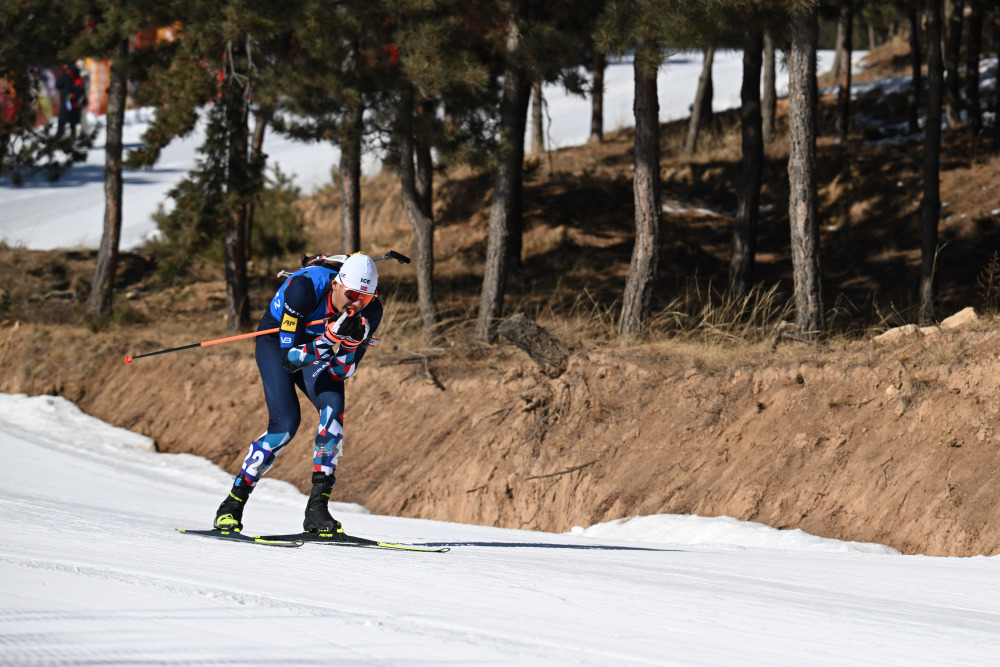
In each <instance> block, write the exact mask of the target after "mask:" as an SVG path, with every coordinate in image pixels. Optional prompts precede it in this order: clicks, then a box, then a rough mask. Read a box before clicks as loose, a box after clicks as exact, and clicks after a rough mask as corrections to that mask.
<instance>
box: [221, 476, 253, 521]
mask: <svg viewBox="0 0 1000 667" xmlns="http://www.w3.org/2000/svg"><path fill="white" fill-rule="evenodd" d="M253 489H254V487H252V486H249V485H247V484H240V485H239V486H235V485H234V486H233V488H232V489H230V491H229V497H227V498H226V499H225V500H223V501H222V504H221V505H219V509H217V510H215V529H216V530H230V531H234V532H237V533H238V532H240V531H241V530H243V508H244V507H246V502H247V498H249V497H250V492H251V491H253Z"/></svg>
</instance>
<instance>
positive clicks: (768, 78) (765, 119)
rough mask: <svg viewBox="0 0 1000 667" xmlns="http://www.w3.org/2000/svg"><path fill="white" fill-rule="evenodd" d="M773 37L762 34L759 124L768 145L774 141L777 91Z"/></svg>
mask: <svg viewBox="0 0 1000 667" xmlns="http://www.w3.org/2000/svg"><path fill="white" fill-rule="evenodd" d="M775 65H776V63H775V57H774V37H773V36H772V35H771V33H770V32H765V33H764V97H763V100H762V104H761V123H762V126H763V127H762V130H763V137H764V143H765V144H769V143H771V141H772V140H773V139H774V110H775V107H776V106H777V102H778V90H777V86H776V85H775V76H776V75H775V69H774V68H775Z"/></svg>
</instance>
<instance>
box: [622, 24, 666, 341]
mask: <svg viewBox="0 0 1000 667" xmlns="http://www.w3.org/2000/svg"><path fill="white" fill-rule="evenodd" d="M654 51H655V49H654V47H652V46H647V45H645V44H643V43H642V42H640V43H639V44H637V45H636V49H635V58H634V65H633V67H634V70H635V109H634V113H635V177H634V181H633V183H632V192H633V197H634V199H635V243H634V245H633V246H632V261H631V262H630V263H629V267H628V277H627V278H626V280H625V293H624V295H623V296H622V318H621V322H620V324H619V327H618V337H619V339H620V340H622V341H623V342H627V341H630V340H635V339H636V338H638V337H639V336H640V335H641V334H642V332H643V327H644V326H645V324H646V322H647V320H648V319H649V313H650V304H651V302H652V295H653V281H654V280H655V278H656V269H657V265H658V264H659V255H660V217H661V215H662V212H661V211H662V209H661V204H660V104H659V99H658V98H657V90H656V74H657V69H658V68H657V67H654V66H652V65H651V62H654V61H655V60H656V56H655V55H654Z"/></svg>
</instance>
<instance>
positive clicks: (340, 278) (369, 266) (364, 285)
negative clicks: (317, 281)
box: [330, 252, 378, 312]
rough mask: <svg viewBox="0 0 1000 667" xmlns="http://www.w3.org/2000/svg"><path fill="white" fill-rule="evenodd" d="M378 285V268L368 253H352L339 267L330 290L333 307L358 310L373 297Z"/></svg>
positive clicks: (338, 309)
mask: <svg viewBox="0 0 1000 667" xmlns="http://www.w3.org/2000/svg"><path fill="white" fill-rule="evenodd" d="M377 287H378V269H376V268H375V262H374V261H373V260H372V258H371V257H369V256H368V255H363V254H361V253H360V252H358V253H354V254H353V255H351V256H350V257H348V258H347V260H346V261H345V262H344V264H343V265H342V266H341V267H340V272H339V273H337V275H336V277H335V278H334V284H333V286H332V289H331V291H330V305H331V306H332V307H333V309H335V310H337V311H339V312H343V311H344V310H354V311H357V310H360V309H361V308H364V307H365V306H367V305H368V303H369V302H370V301H371V300H372V299H373V298H374V297H375V289H376V288H377Z"/></svg>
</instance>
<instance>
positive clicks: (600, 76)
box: [590, 46, 607, 143]
mask: <svg viewBox="0 0 1000 667" xmlns="http://www.w3.org/2000/svg"><path fill="white" fill-rule="evenodd" d="M605 67H607V61H606V60H605V57H604V52H603V51H600V50H598V48H597V47H596V46H595V47H594V89H593V90H592V91H591V93H590V141H591V142H597V143H600V142H602V141H604V69H605Z"/></svg>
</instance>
